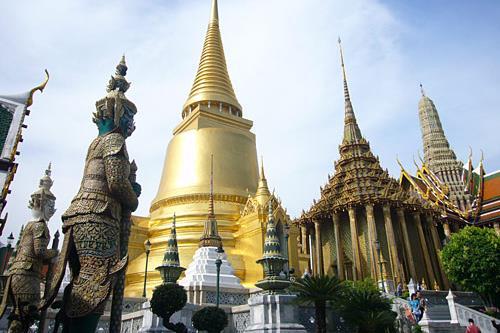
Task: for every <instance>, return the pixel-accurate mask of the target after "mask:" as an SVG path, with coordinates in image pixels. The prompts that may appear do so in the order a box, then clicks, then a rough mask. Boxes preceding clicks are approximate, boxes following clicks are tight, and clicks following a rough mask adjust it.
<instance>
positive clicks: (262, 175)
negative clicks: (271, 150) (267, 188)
mask: <svg viewBox="0 0 500 333" xmlns="http://www.w3.org/2000/svg"><path fill="white" fill-rule="evenodd" d="M260 179H263V180H265V179H266V175H265V174H264V157H262V155H261V156H260Z"/></svg>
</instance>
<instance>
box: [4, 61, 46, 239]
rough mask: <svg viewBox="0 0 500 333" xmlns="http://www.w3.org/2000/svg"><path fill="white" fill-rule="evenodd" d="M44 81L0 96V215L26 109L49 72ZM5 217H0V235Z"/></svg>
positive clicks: (9, 182) (13, 168)
mask: <svg viewBox="0 0 500 333" xmlns="http://www.w3.org/2000/svg"><path fill="white" fill-rule="evenodd" d="M45 74H46V79H45V80H44V82H42V83H41V84H40V85H38V86H36V87H34V88H33V89H31V90H29V91H27V92H25V93H21V94H15V95H0V215H1V214H2V211H3V210H4V208H5V205H6V202H7V201H6V198H7V195H8V194H9V193H10V190H9V187H10V184H11V182H12V181H13V179H14V175H15V173H16V171H17V163H16V162H15V160H16V156H17V155H19V151H18V146H19V143H20V142H22V129H23V128H24V127H26V125H24V118H25V116H27V115H29V112H30V111H29V110H28V107H30V106H31V105H32V104H33V95H34V94H35V92H36V91H37V90H39V91H40V92H43V90H44V89H45V86H46V85H47V82H48V81H49V72H48V71H47V70H45ZM6 219H7V216H5V217H4V218H2V217H1V216H0V235H1V234H2V229H3V226H4V225H5V222H6Z"/></svg>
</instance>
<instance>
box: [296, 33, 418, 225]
mask: <svg viewBox="0 0 500 333" xmlns="http://www.w3.org/2000/svg"><path fill="white" fill-rule="evenodd" d="M339 45H340V40H339ZM340 57H341V66H342V76H343V81H344V101H345V115H344V137H343V139H342V144H341V145H340V146H339V152H340V158H339V160H338V161H336V162H335V164H334V167H335V173H334V175H333V176H328V181H327V183H326V185H325V186H324V187H321V189H320V190H321V198H320V199H319V201H316V200H314V201H313V205H312V207H311V208H310V210H309V211H308V212H307V213H304V214H303V216H302V218H305V219H311V218H320V217H326V216H329V215H331V213H332V212H335V211H339V210H345V209H346V208H347V207H348V206H355V205H362V204H363V205H364V204H368V203H380V202H395V201H396V202H398V203H402V202H404V203H406V204H420V205H421V203H420V202H418V199H417V198H416V197H415V196H411V195H410V193H408V192H406V191H403V190H402V189H401V187H400V186H399V184H398V182H397V181H396V180H395V179H393V178H391V177H390V176H389V173H388V171H387V170H384V169H382V167H381V166H380V161H379V159H378V157H376V156H375V155H374V154H373V153H372V151H371V149H370V144H369V142H368V141H367V140H366V139H365V138H364V137H363V135H362V134H361V130H360V129H359V126H358V123H357V121H356V116H355V114H354V108H353V106H352V102H351V98H350V95H349V88H348V85H347V76H346V71H345V65H344V55H343V51H342V47H341V46H340Z"/></svg>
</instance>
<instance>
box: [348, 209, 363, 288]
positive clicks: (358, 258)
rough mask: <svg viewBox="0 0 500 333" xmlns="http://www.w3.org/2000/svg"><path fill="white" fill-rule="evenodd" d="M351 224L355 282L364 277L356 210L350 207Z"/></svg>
mask: <svg viewBox="0 0 500 333" xmlns="http://www.w3.org/2000/svg"><path fill="white" fill-rule="evenodd" d="M349 222H350V228H351V244H352V261H353V268H354V269H353V275H354V276H353V280H361V279H362V278H363V275H362V271H361V256H360V253H359V244H358V227H357V225H356V210H355V209H354V208H353V207H349Z"/></svg>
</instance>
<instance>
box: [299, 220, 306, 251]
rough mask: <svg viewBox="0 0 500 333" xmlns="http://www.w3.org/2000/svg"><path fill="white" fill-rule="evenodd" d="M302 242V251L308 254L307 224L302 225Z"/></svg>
mask: <svg viewBox="0 0 500 333" xmlns="http://www.w3.org/2000/svg"><path fill="white" fill-rule="evenodd" d="M300 242H301V244H300V245H301V247H302V253H304V254H307V228H306V226H305V225H301V226H300Z"/></svg>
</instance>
